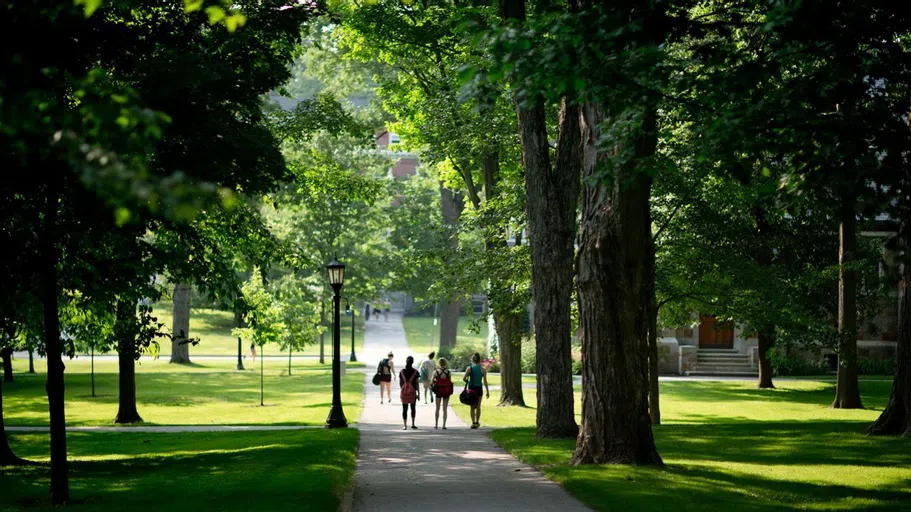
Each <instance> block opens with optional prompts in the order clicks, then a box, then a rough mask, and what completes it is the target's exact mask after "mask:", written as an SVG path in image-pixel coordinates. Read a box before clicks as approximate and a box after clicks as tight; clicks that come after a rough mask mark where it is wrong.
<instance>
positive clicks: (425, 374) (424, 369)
mask: <svg viewBox="0 0 911 512" xmlns="http://www.w3.org/2000/svg"><path fill="white" fill-rule="evenodd" d="M436 355H437V353H436V352H431V353H429V354H427V359H425V360H424V361H423V362H422V363H421V387H422V388H423V389H424V403H425V404H426V403H427V395H430V403H433V393H432V392H431V391H430V385H431V381H433V372H435V371H436V369H437V364H436V363H434V362H433V358H434V357H436Z"/></svg>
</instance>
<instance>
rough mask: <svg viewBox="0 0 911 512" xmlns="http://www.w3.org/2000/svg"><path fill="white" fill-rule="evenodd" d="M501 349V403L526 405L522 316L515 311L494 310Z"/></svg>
mask: <svg viewBox="0 0 911 512" xmlns="http://www.w3.org/2000/svg"><path fill="white" fill-rule="evenodd" d="M493 319H494V323H495V324H496V326H497V339H498V340H499V349H500V389H501V391H500V403H499V404H498V405H518V406H522V407H524V406H525V396H524V394H523V392H522V317H521V316H519V314H518V313H515V312H513V311H505V312H504V311H497V310H494V311H493Z"/></svg>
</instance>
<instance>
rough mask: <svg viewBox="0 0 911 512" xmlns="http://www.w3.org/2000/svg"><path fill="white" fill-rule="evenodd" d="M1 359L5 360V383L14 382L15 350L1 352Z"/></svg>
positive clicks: (7, 349) (9, 349) (8, 349)
mask: <svg viewBox="0 0 911 512" xmlns="http://www.w3.org/2000/svg"><path fill="white" fill-rule="evenodd" d="M0 357H2V358H3V382H13V349H12V348H10V347H6V348H4V349H3V350H0Z"/></svg>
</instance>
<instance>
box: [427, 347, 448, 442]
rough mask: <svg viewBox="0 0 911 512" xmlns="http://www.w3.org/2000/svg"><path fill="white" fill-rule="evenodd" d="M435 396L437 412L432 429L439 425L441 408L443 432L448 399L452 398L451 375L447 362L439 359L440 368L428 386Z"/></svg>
mask: <svg viewBox="0 0 911 512" xmlns="http://www.w3.org/2000/svg"><path fill="white" fill-rule="evenodd" d="M430 386H431V388H432V389H433V392H434V393H435V394H436V396H437V410H436V413H435V414H434V416H433V428H439V425H440V407H442V408H443V430H446V416H447V413H448V412H449V397H451V396H452V391H453V385H452V374H451V373H450V372H449V361H447V360H446V358H445V357H441V358H440V367H439V368H437V369H436V370H434V372H433V381H432V382H431V384H430Z"/></svg>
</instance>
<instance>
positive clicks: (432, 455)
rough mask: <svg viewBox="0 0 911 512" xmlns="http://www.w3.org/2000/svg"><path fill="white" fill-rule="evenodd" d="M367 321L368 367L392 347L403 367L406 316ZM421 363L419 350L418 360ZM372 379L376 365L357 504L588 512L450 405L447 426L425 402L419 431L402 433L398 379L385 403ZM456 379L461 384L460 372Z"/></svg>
mask: <svg viewBox="0 0 911 512" xmlns="http://www.w3.org/2000/svg"><path fill="white" fill-rule="evenodd" d="M366 325H367V330H366V334H365V337H364V356H365V357H364V359H363V361H365V362H366V363H367V367H368V368H371V367H375V365H376V364H377V363H378V362H379V360H380V359H381V358H382V357H384V356H385V355H386V353H388V352H389V351H390V350H391V351H392V352H393V353H394V354H395V359H394V361H395V367H396V371H398V370H399V369H401V368H403V367H404V364H405V357H406V356H408V355H411V351H410V350H409V348H408V344H407V343H406V341H405V331H404V329H403V327H402V322H401V316H400V315H395V314H390V315H389V321H388V322H383V321H382V320H380V321H378V322H375V321H370V322H367V324H366ZM420 361H421V359H420V358H418V357H417V356H415V364H419V363H420ZM372 378H373V371H370V372H367V374H366V375H365V379H366V388H365V393H364V410H363V413H362V414H361V418H360V421H359V422H358V424H357V427H358V428H359V429H360V431H361V443H360V450H359V454H358V463H357V471H356V473H355V475H354V498H353V510H355V511H358V512H363V511H381V510H382V511H388V510H396V509H398V508H402V509H406V508H414V507H415V506H417V507H419V508H422V509H427V510H433V511H434V512H436V511H453V512H455V511H458V512H464V511H465V510H472V511H475V510H505V509H514V510H559V511H570V512H571V511H583V510H589V509H588V508H586V507H585V506H584V505H582V504H581V503H580V502H579V501H577V500H576V499H575V498H573V497H571V496H570V495H569V494H567V493H566V492H565V491H563V489H561V488H560V486H558V485H557V484H555V483H554V482H552V481H550V480H548V479H547V478H546V477H544V475H543V474H541V473H540V472H538V471H537V470H535V469H534V468H532V467H531V466H528V465H526V464H521V463H519V462H518V461H516V459H514V458H513V457H512V456H510V455H509V454H508V453H506V452H505V451H504V450H503V449H501V448H500V447H499V446H497V445H496V443H494V442H493V441H491V440H490V439H489V438H488V437H487V432H486V431H485V429H484V428H483V427H482V428H481V429H479V430H470V429H469V428H468V426H467V425H465V423H464V422H462V421H461V420H460V419H459V418H458V417H457V416H456V415H455V413H454V412H453V411H452V409H451V408H450V410H449V414H448V421H447V430H434V428H433V419H434V418H433V416H434V410H435V406H434V405H431V404H427V405H424V404H423V403H420V404H418V408H417V421H416V423H417V426H418V430H410V429H409V430H407V431H403V430H402V405H401V402H400V400H399V397H398V383H397V382H393V390H392V404H389V403H388V402H387V403H384V404H382V405H380V396H379V387H377V386H374V385H373V383H372V382H371V379H372ZM456 380H457V382H456V384H458V377H457V376H456ZM456 387H457V388H458V385H457V386H456ZM452 399H453V400H458V397H457V396H455V395H454V396H453V397H452ZM484 405H485V406H489V404H488V403H485V404H484ZM441 412H442V411H441ZM409 416H410V413H409ZM481 423H483V415H482V417H481ZM409 424H410V417H409ZM441 424H442V418H441Z"/></svg>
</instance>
